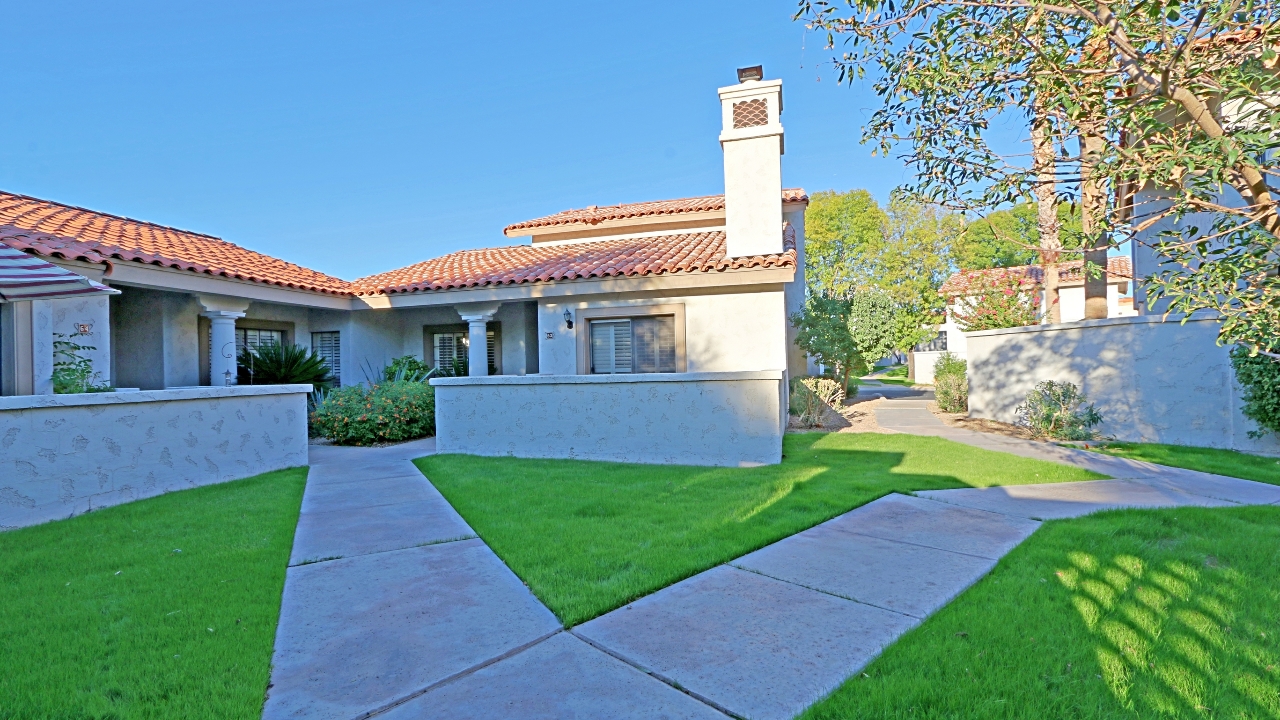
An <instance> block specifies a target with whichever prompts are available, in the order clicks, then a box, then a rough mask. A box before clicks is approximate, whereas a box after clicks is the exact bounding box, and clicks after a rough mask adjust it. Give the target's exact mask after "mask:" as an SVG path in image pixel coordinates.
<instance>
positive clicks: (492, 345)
mask: <svg viewBox="0 0 1280 720" xmlns="http://www.w3.org/2000/svg"><path fill="white" fill-rule="evenodd" d="M470 337H471V336H470V335H468V334H467V333H465V332H451V333H436V335H435V339H434V340H433V341H432V342H433V347H434V349H435V363H436V365H435V366H436V367H438V368H444V369H446V370H448V369H451V368H453V366H454V362H455V361H457V362H459V363H464V364H465V363H466V362H467V357H468V356H467V349H468V348H469V347H470V346H471V340H470ZM485 337H486V340H487V341H488V342H487V345H488V347H487V348H486V355H487V356H488V361H489V367H490V368H495V367H497V365H498V363H497V361H496V360H497V354H496V353H497V343H496V342H494V339H495V334H494V331H492V330H489V331H488V332H486V333H485Z"/></svg>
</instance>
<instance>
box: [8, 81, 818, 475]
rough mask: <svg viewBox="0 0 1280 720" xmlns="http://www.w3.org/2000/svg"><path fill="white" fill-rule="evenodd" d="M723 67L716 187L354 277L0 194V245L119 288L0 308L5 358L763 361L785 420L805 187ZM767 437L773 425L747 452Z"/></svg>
mask: <svg viewBox="0 0 1280 720" xmlns="http://www.w3.org/2000/svg"><path fill="white" fill-rule="evenodd" d="M739 79H740V82H739V83H738V84H736V85H732V86H729V87H725V88H721V89H720V90H719V97H720V102H721V106H722V117H723V127H722V131H721V133H720V136H719V141H720V143H721V145H722V147H723V151H724V167H725V194H724V195H715V196H706V197H692V198H683V199H676V200H662V201H655V202H640V203H631V204H624V205H612V206H590V207H586V208H582V209H577V210H567V211H564V212H560V213H556V214H554V215H550V216H547V217H542V218H537V219H534V220H528V221H524V222H516V223H513V224H511V225H508V226H507V227H506V228H505V229H504V230H503V232H504V234H505V235H506V237H508V238H512V239H521V240H523V239H525V238H527V240H524V241H523V242H520V243H519V244H513V245H509V246H506V247H495V248H485V249H477V250H464V251H460V252H455V253H450V254H448V255H445V256H442V257H438V258H434V259H431V260H426V261H424V262H420V263H417V264H414V265H410V266H408V267H404V268H399V269H396V270H391V271H389V272H385V273H379V274H377V275H373V276H369V277H364V278H359V279H355V280H344V279H341V278H337V277H333V276H330V275H326V274H323V273H320V272H317V271H314V270H310V269H308V268H306V267H304V266H302V265H298V264H294V263H292V262H288V261H285V260H281V259H277V258H273V257H270V256H267V255H264V254H261V253H258V252H254V251H252V250H249V249H246V248H243V247H240V246H238V245H235V244H233V243H231V242H228V241H226V240H223V239H221V238H217V237H213V236H210V235H205V234H201V233H198V232H192V231H187V230H180V229H176V228H171V227H164V226H160V225H156V224H153V223H147V222H143V221H139V220H133V219H129V218H125V217H119V216H115V215H110V214H106V213H102V212H97V211H93V210H88V209H84V208H80V207H74V206H70V205H64V204H61V203H57V202H52V201H48V200H42V199H38V198H33V197H28V196H24V195H18V194H13V193H0V242H3V243H4V244H5V245H7V246H9V247H11V248H16V249H19V250H22V251H25V252H27V253H29V254H32V255H37V256H39V257H41V258H43V259H46V260H48V261H50V262H52V263H55V264H57V265H59V266H61V267H63V268H66V269H68V270H71V271H73V272H76V273H80V274H82V275H84V276H86V277H89V278H91V279H93V280H95V281H98V282H101V283H104V284H106V285H109V286H110V287H112V288H115V289H117V290H119V291H120V293H119V294H118V295H115V296H112V297H111V298H110V299H109V300H108V299H106V298H97V299H90V300H83V301H81V300H52V301H37V302H33V303H25V304H24V303H12V304H6V305H4V306H3V308H2V312H0V333H2V335H0V342H2V343H3V347H4V348H6V349H7V353H8V356H10V357H12V356H13V354H15V353H16V354H26V355H32V354H35V355H44V354H48V351H47V349H46V348H47V345H48V343H47V342H46V341H45V336H46V335H48V334H50V333H63V334H68V335H69V334H71V333H73V332H79V333H80V335H81V340H80V342H81V343H82V344H84V345H91V346H93V347H94V348H95V350H93V351H92V353H91V359H92V361H93V363H94V367H95V369H96V370H98V371H99V372H101V374H102V376H103V377H104V378H109V379H110V382H111V384H112V385H114V386H116V387H119V388H140V389H144V390H152V389H164V388H175V387H190V386H207V385H212V386H219V385H225V384H228V383H234V382H235V379H234V378H235V356H236V354H237V350H238V349H239V348H243V347H244V346H245V345H256V344H260V343H263V342H282V343H296V344H299V345H303V346H307V347H311V348H313V349H314V350H315V351H316V352H318V353H319V354H320V355H322V356H323V357H325V358H326V359H327V360H328V362H329V364H330V366H331V368H332V369H333V371H334V374H335V376H336V377H337V379H338V380H339V381H340V382H341V383H342V384H344V385H345V384H351V383H358V382H362V381H364V380H366V373H367V372H368V370H370V369H376V368H380V367H382V366H383V364H384V363H386V362H388V361H389V360H391V359H392V358H394V357H398V356H403V355H413V356H415V357H418V358H420V359H422V360H424V361H425V362H427V363H429V364H432V365H440V364H443V365H451V364H452V363H453V362H454V360H455V359H456V358H460V356H463V355H465V356H466V357H467V358H468V359H469V361H470V362H469V373H470V375H472V376H490V375H493V376H502V377H532V376H539V377H548V376H601V377H604V378H620V377H622V376H638V375H645V376H662V379H663V380H664V381H668V382H669V381H674V380H677V379H679V378H686V379H688V378H693V377H703V376H706V377H710V376H709V375H707V374H715V373H760V372H766V373H772V375H770V377H771V378H773V379H772V380H770V381H769V385H770V387H772V388H773V390H772V392H773V394H774V395H775V396H776V397H777V401H776V403H773V404H772V410H771V412H772V413H773V415H774V416H775V417H776V416H777V415H778V414H779V413H781V414H782V417H781V418H779V419H778V423H774V424H775V425H778V424H779V423H784V422H785V412H786V407H785V387H786V379H787V376H788V374H790V373H797V372H800V373H802V372H803V371H804V367H805V359H804V356H803V354H802V353H800V351H799V350H798V349H796V348H795V346H794V344H793V343H792V341H791V335H792V333H793V330H792V329H791V328H790V325H789V323H788V321H787V316H788V314H789V313H791V312H794V311H796V310H797V309H798V308H799V307H800V306H801V304H802V302H803V295H804V291H803V288H804V278H803V270H802V268H803V266H804V213H805V208H806V206H807V203H808V198H807V196H806V195H805V193H804V191H803V190H799V189H783V187H782V181H781V177H782V176H781V156H782V153H783V128H782V125H781V123H780V120H779V116H780V113H781V111H782V86H781V81H778V80H764V79H763V78H762V73H761V72H760V69H759V68H748V69H746V70H743V71H739ZM27 367H34V368H36V369H35V370H33V371H24V372H29V373H30V374H31V377H25V378H20V377H18V373H19V369H21V368H27ZM51 369H52V361H51V360H50V359H49V358H44V357H40V358H37V359H36V361H35V362H33V363H15V362H13V361H11V360H10V361H0V376H2V377H3V378H4V384H3V388H4V392H5V393H6V394H18V393H34V394H40V393H47V392H51V388H50V382H49V375H50V373H51ZM634 379H635V378H634V377H632V378H631V380H634ZM704 381H706V380H705V377H704V380H700V381H698V382H704ZM442 412H443V411H442ZM492 420H493V421H494V422H495V423H497V424H501V423H502V421H503V418H500V417H495V418H492ZM444 424H445V423H442V425H444ZM677 424H678V423H677ZM775 431H776V432H775ZM770 433H771V436H772V435H777V436H778V438H780V434H781V427H780V426H779V427H776V428H774V429H773V430H771V431H770ZM442 441H443V438H442ZM769 442H770V444H771V445H772V444H773V440H770V441H769ZM473 450H474V448H473ZM481 450H483V449H481ZM778 453H780V440H779V447H778V449H777V450H776V452H775V451H774V450H773V449H770V450H769V452H767V453H764V455H761V457H766V456H767V457H773V456H775V455H777V454H778ZM605 455H606V456H607V455H608V453H605ZM725 462H729V460H725Z"/></svg>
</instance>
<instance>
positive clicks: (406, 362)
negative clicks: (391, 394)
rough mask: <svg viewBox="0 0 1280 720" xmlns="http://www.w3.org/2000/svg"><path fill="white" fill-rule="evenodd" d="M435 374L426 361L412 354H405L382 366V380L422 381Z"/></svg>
mask: <svg viewBox="0 0 1280 720" xmlns="http://www.w3.org/2000/svg"><path fill="white" fill-rule="evenodd" d="M435 374H436V373H433V372H432V371H431V367H430V366H428V365H427V364H426V363H424V362H422V361H421V360H419V359H418V358H416V357H414V356H412V355H405V356H403V357H398V358H395V359H393V360H392V361H391V364H390V365H387V366H386V367H384V368H382V381H383V382H399V381H401V380H408V381H409V382H423V381H425V380H428V379H430V378H431V377H433V376H434V375H435Z"/></svg>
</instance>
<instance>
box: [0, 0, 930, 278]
mask: <svg viewBox="0 0 1280 720" xmlns="http://www.w3.org/2000/svg"><path fill="white" fill-rule="evenodd" d="M427 5H428V4H426V3H402V4H394V3H327V2H308V3H303V2H270V3H264V2H253V3H242V2H220V3H206V4H202V5H201V6H198V7H197V6H196V5H195V4H192V3H159V2H156V3H128V2H124V3H87V2H86V3H58V2H41V3H15V4H14V5H13V6H9V7H7V8H6V12H5V25H6V27H8V28H9V31H8V32H6V33H5V35H6V37H5V41H4V43H3V44H0V68H3V70H0V72H2V73H3V79H4V83H5V86H6V90H7V92H6V97H8V98H9V101H8V102H7V103H6V107H5V109H4V111H3V113H2V114H0V126H2V127H3V128H4V133H3V137H4V142H3V143H0V189H4V190H8V191H10V192H17V193H23V194H27V195H34V196H36V197H41V198H47V199H51V200H57V201H60V202H66V203H70V204H73V205H80V206H84V207H88V208H92V209H94V210H101V211H104V212H110V213H115V214H120V215H127V216H130V217H135V218H139V219H144V220H150V221H153V222H158V223H162V224H166V225H173V226H176V227H180V228H185V229H190V230H196V231H200V232H206V233H210V234H214V235H218V236H220V237H223V238H225V239H227V240H230V241H232V242H235V243H238V244H241V245H244V246H246V247H249V248H252V249H255V250H259V251H262V252H266V253H268V254H271V255H275V256H278V257H282V258H285V259H288V260H292V261H295V262H298V263H300V264H303V265H306V266H308V267H312V268H315V269H317V270H321V271H323V272H327V273H331V274H334V275H337V276H339V277H344V278H348V279H350V278H355V277H357V276H361V275H366V274H370V273H374V272H379V271H383V270H389V269H392V268H395V267H399V266H403V265H407V264H410V263H413V262H416V261H419V260H423V259H427V258H429V257H433V256H436V255H440V254H443V253H446V252H449V251H452V250H457V249H462V248H471V247H487V246H495V245H504V244H512V243H513V241H511V240H508V239H507V238H505V237H503V235H502V227H503V226H504V225H507V224H509V223H512V222H517V221H520V220H525V219H529V218H532V217H537V216H539V215H544V214H548V213H552V212H557V211H560V210H565V209H568V208H573V207H583V206H586V205H593V204H594V205H605V204H612V203H618V202H631V201H640V200H653V199H662V198H668V197H683V196H689V195H703V194H714V193H719V192H721V191H722V190H723V177H722V173H723V171H722V164H721V163H722V160H721V155H720V147H719V144H718V143H717V141H716V136H717V133H718V132H719V106H718V101H717V98H716V94H715V90H716V88H717V87H720V86H724V85H729V84H732V83H734V82H735V81H736V80H735V77H734V69H735V68H737V67H739V66H745V65H754V64H761V63H762V64H763V65H764V67H765V73H766V76H767V77H769V78H782V80H783V81H784V88H783V93H784V105H785V110H784V112H783V115H782V122H783V125H784V126H785V127H786V130H787V139H786V142H787V153H786V156H785V157H784V159H783V179H784V182H785V183H786V184H787V185H788V186H802V187H804V188H806V189H808V190H809V191H810V192H812V191H816V190H823V189H832V188H834V189H840V190H847V189H850V188H858V187H862V188H867V189H869V190H871V191H872V193H873V194H875V195H876V196H877V197H878V198H880V199H881V200H884V199H886V198H887V197H888V193H889V190H891V189H892V188H893V187H894V186H896V185H898V184H900V183H902V182H904V181H905V180H906V179H907V177H908V176H907V174H906V171H905V169H904V167H903V165H902V163H901V162H900V161H896V160H885V159H877V158H872V157H871V151H870V148H869V147H868V146H864V145H861V144H859V143H858V137H859V130H860V128H861V126H862V124H863V121H864V119H865V117H866V115H867V113H868V110H869V108H870V107H872V106H873V104H874V98H873V97H872V96H871V94H870V92H869V91H868V89H867V88H865V87H854V88H850V87H848V86H841V85H838V84H837V83H836V79H835V76H834V73H833V72H832V70H831V68H830V66H829V65H828V66H822V65H821V63H822V62H823V61H824V60H826V59H828V58H829V55H830V53H829V51H826V50H824V49H823V47H822V45H823V38H822V37H820V36H817V35H815V34H813V33H810V34H809V35H808V37H807V39H806V37H805V31H804V27H803V25H801V24H800V23H796V22H792V21H791V15H792V13H793V12H794V8H795V6H794V4H793V3H791V2H785V1H779V2H744V3H729V4H725V3H634V4H627V3H581V4H551V3H525V4H510V5H504V4H497V3H495V4H480V5H477V4H471V3H447V4H446V3H432V4H430V6H429V7H428V6H427Z"/></svg>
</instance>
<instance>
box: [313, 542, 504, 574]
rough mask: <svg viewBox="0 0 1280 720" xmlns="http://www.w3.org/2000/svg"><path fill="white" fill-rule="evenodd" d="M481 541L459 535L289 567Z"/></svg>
mask: <svg viewBox="0 0 1280 720" xmlns="http://www.w3.org/2000/svg"><path fill="white" fill-rule="evenodd" d="M479 539H480V536H479V535H459V536H457V537H451V538H444V539H443V540H431V541H428V542H424V543H418V544H417V545H406V546H405V547H398V548H389V549H387V550H374V551H373V552H367V553H357V554H355V555H338V556H335V557H329V558H324V559H322V560H309V561H308V560H303V561H302V562H300V563H298V564H296V565H290V566H289V567H291V568H295V567H303V566H305V565H320V564H322V563H327V562H333V561H334V560H349V559H351V558H359V557H370V556H372V555H382V554H385V553H393V552H400V551H401V550H412V549H414V548H420V547H430V546H432V545H448V544H449V543H456V542H463V541H464V540H479Z"/></svg>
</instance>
